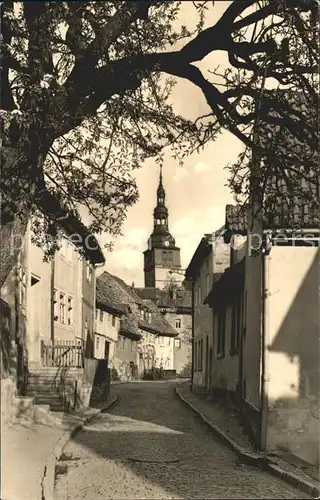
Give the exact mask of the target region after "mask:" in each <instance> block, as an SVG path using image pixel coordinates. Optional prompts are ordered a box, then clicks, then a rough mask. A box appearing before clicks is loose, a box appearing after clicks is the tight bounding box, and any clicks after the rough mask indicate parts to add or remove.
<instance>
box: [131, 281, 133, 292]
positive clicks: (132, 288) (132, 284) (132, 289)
mask: <svg viewBox="0 0 320 500" xmlns="http://www.w3.org/2000/svg"><path fill="white" fill-rule="evenodd" d="M131 288H132V290H133V289H134V281H133V282H132V285H131Z"/></svg>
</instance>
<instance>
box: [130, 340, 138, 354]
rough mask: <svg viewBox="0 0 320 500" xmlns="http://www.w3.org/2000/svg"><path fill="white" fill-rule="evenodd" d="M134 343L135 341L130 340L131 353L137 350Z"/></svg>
mask: <svg viewBox="0 0 320 500" xmlns="http://www.w3.org/2000/svg"><path fill="white" fill-rule="evenodd" d="M136 344H137V343H136V341H135V340H132V341H131V351H136V350H137V346H136Z"/></svg>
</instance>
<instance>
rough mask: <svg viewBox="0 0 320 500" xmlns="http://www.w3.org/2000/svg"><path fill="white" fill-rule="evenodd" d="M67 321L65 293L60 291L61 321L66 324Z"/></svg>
mask: <svg viewBox="0 0 320 500" xmlns="http://www.w3.org/2000/svg"><path fill="white" fill-rule="evenodd" d="M65 322H66V304H65V295H64V293H60V323H62V324H65Z"/></svg>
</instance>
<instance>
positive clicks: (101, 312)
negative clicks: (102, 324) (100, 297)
mask: <svg viewBox="0 0 320 500" xmlns="http://www.w3.org/2000/svg"><path fill="white" fill-rule="evenodd" d="M100 321H103V311H101V310H100Z"/></svg>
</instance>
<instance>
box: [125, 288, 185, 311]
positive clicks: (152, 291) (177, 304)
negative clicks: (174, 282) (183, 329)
mask: <svg viewBox="0 0 320 500" xmlns="http://www.w3.org/2000/svg"><path fill="white" fill-rule="evenodd" d="M135 291H136V292H137V293H138V294H139V295H140V297H141V298H142V299H148V300H152V301H153V302H154V303H155V304H156V305H157V306H158V308H160V309H172V308H178V309H181V310H188V309H191V307H192V290H191V289H189V288H188V287H186V288H184V287H179V288H177V289H176V295H175V298H173V297H172V296H171V294H170V291H169V290H160V289H159V288H151V287H147V288H135Z"/></svg>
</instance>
